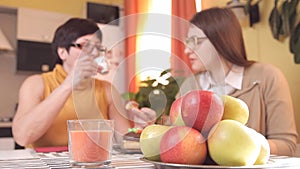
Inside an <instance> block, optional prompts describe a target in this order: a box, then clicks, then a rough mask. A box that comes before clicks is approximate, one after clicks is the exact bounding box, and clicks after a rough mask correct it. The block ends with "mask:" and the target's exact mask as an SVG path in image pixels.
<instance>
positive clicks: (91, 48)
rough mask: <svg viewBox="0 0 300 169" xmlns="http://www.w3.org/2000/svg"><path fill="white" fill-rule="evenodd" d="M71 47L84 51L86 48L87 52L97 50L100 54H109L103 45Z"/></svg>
mask: <svg viewBox="0 0 300 169" xmlns="http://www.w3.org/2000/svg"><path fill="white" fill-rule="evenodd" d="M70 46H72V47H75V48H78V49H80V50H83V49H84V48H86V50H87V52H91V51H93V50H94V49H95V48H96V49H97V50H98V51H99V52H107V47H106V46H103V45H95V44H90V43H71V44H70Z"/></svg>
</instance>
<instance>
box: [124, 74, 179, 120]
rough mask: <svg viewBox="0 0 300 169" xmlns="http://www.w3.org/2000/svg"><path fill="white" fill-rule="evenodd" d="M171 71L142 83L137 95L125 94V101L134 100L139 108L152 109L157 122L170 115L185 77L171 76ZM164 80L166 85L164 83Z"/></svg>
mask: <svg viewBox="0 0 300 169" xmlns="http://www.w3.org/2000/svg"><path fill="white" fill-rule="evenodd" d="M170 71H171V70H170V69H167V70H164V71H163V72H161V74H160V76H159V78H157V79H149V80H145V81H141V83H140V86H139V91H138V92H137V93H132V92H129V93H124V94H123V95H122V96H123V98H124V99H125V100H134V101H136V102H138V103H139V107H140V108H141V107H150V108H152V109H153V110H155V111H156V113H157V121H158V120H160V117H161V116H162V115H169V111H170V107H171V105H172V103H173V102H174V100H175V97H176V94H177V93H178V91H179V87H180V85H181V84H182V82H183V80H184V77H183V76H178V77H173V76H171V73H170ZM161 80H163V81H164V82H166V83H162V81H161Z"/></svg>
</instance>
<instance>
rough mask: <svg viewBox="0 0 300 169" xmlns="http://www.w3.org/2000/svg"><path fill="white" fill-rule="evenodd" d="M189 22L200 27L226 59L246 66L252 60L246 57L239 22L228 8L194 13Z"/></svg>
mask: <svg viewBox="0 0 300 169" xmlns="http://www.w3.org/2000/svg"><path fill="white" fill-rule="evenodd" d="M190 22H191V23H192V24H193V25H195V26H197V27H198V28H200V29H201V30H202V31H203V32H204V33H205V35H206V36H207V37H208V38H209V40H210V41H211V43H212V44H213V45H214V47H215V48H216V50H217V51H218V53H219V54H220V55H221V56H222V57H224V58H225V59H226V60H227V61H229V62H231V63H233V64H235V65H238V66H245V67H248V66H250V65H251V64H252V63H254V61H249V60H248V59H247V55H246V51H245V45H244V40H243V35H242V29H241V26H240V23H239V21H238V19H237V17H236V16H235V14H234V13H233V12H232V11H231V9H228V8H217V7H215V8H210V9H207V10H203V11H200V12H198V13H196V14H195V15H194V16H193V18H192V19H191V20H190Z"/></svg>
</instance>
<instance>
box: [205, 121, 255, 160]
mask: <svg viewBox="0 0 300 169" xmlns="http://www.w3.org/2000/svg"><path fill="white" fill-rule="evenodd" d="M207 143H208V151H209V154H210V156H211V158H212V159H213V160H214V161H215V162H216V163H217V164H219V165H225V166H248V165H253V164H254V163H255V161H256V159H257V158H258V155H259V153H260V144H259V142H258V140H257V139H256V138H255V137H253V136H252V134H251V132H250V130H249V128H248V127H247V126H245V125H243V124H241V123H240V122H238V121H235V120H222V121H220V122H218V123H217V124H216V125H215V126H214V127H213V128H212V129H211V130H210V132H209V135H208V140H207Z"/></svg>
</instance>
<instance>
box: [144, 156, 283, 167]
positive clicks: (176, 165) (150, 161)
mask: <svg viewBox="0 0 300 169" xmlns="http://www.w3.org/2000/svg"><path fill="white" fill-rule="evenodd" d="M141 160H142V161H145V162H148V163H152V164H154V165H155V167H156V168H160V169H176V168H177V169H190V168H212V169H214V168H224V169H228V168H242V169H256V168H263V169H268V168H278V167H280V165H279V164H277V163H276V162H275V160H273V159H272V158H270V159H269V161H268V163H267V164H265V165H252V166H221V165H189V164H174V163H164V162H160V161H152V160H149V159H147V158H145V157H142V158H141Z"/></svg>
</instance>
